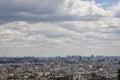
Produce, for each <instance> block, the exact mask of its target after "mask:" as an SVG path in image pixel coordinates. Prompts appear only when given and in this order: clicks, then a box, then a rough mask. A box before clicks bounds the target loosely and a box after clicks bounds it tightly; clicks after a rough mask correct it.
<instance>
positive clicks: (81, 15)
mask: <svg viewBox="0 0 120 80" xmlns="http://www.w3.org/2000/svg"><path fill="white" fill-rule="evenodd" d="M84 2H85V1H77V0H76V1H72V2H71V1H68V2H67V1H66V0H65V1H64V0H0V23H7V22H13V21H28V22H60V21H96V20H100V19H101V18H103V17H105V16H106V15H107V11H104V9H103V8H101V7H99V6H97V4H95V3H94V4H93V3H92V2H90V1H87V2H86V6H90V9H89V7H88V8H85V9H86V10H85V11H82V12H81V10H84V6H82V5H84ZM76 5H78V7H77V8H75V6H76ZM80 5H81V6H82V7H80ZM92 5H93V6H92ZM90 10H92V11H90ZM94 10H98V11H100V12H99V13H100V14H98V12H96V11H95V12H94ZM88 13H89V14H88ZM93 13H94V14H93ZM104 14H105V15H104ZM107 16H108V15H107Z"/></svg>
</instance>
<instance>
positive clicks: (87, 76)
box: [0, 55, 120, 80]
mask: <svg viewBox="0 0 120 80" xmlns="http://www.w3.org/2000/svg"><path fill="white" fill-rule="evenodd" d="M119 68H120V57H119V56H94V55H91V56H67V57H60V56H58V57H0V80H117V72H118V69H119Z"/></svg>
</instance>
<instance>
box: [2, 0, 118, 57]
mask: <svg viewBox="0 0 120 80" xmlns="http://www.w3.org/2000/svg"><path fill="white" fill-rule="evenodd" d="M119 35H120V1H119V0H0V56H39V57H40V56H42V57H49V56H51V57H52V56H66V55H82V56H90V55H103V56H120V53H119V52H120V37H119Z"/></svg>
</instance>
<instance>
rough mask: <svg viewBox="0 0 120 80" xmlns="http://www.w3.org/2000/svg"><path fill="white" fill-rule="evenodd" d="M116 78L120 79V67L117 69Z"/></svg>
mask: <svg viewBox="0 0 120 80" xmlns="http://www.w3.org/2000/svg"><path fill="white" fill-rule="evenodd" d="M117 79H118V80H120V69H118V75H117Z"/></svg>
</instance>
